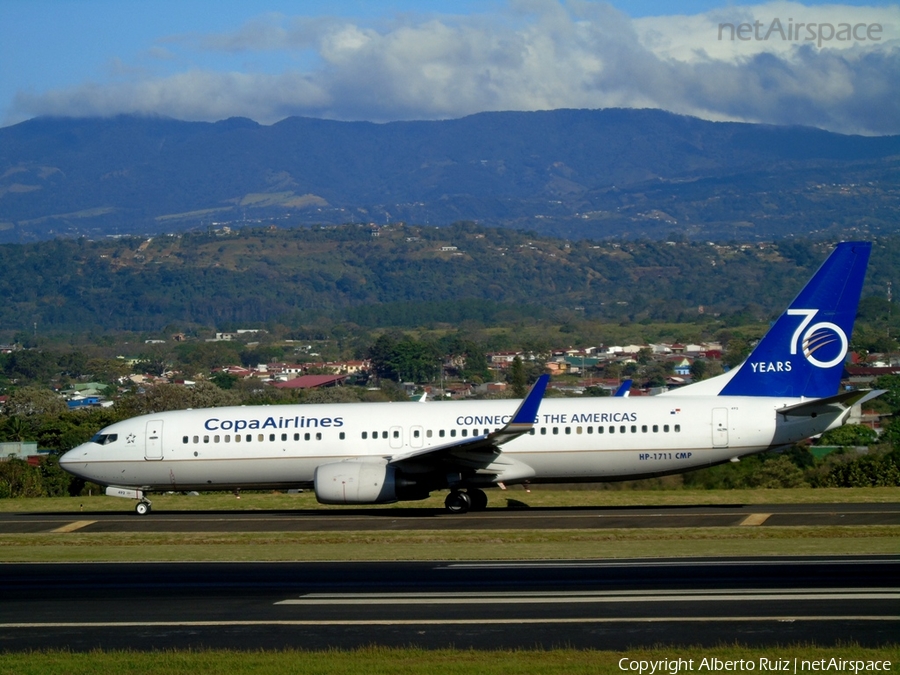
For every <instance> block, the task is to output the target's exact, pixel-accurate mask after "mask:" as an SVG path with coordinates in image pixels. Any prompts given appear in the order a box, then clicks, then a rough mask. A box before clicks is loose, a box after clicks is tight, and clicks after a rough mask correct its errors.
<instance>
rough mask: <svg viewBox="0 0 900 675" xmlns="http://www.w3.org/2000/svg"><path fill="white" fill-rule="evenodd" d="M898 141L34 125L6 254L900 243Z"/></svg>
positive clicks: (11, 194) (345, 126) (779, 135)
mask: <svg viewBox="0 0 900 675" xmlns="http://www.w3.org/2000/svg"><path fill="white" fill-rule="evenodd" d="M898 157H900V137H897V136H892V137H883V138H866V137H861V136H845V135H841V134H834V133H829V132H825V131H821V130H818V129H812V128H802V127H775V126H767V125H754V124H737V123H724V122H723V123H716V122H708V121H704V120H700V119H696V118H691V117H686V116H682V115H674V114H671V113H667V112H663V111H660V110H615V109H609V110H553V111H541V112H498V113H482V114H478V115H473V116H470V117H466V118H463V119H457V120H441V121H431V122H395V123H390V124H372V123H367V122H336V121H329V120H318V119H308V118H296V117H295V118H288V119H285V120H282V121H281V122H278V123H277V124H273V125H270V126H262V125H259V124H256V123H255V122H253V121H251V120H247V119H229V120H224V121H221V122H217V123H215V124H209V123H199V122H181V121H178V120H172V119H164V118H142V117H130V116H121V117H116V118H109V119H52V118H46V119H34V120H29V121H27V122H24V123H22V124H17V125H14V126H10V127H5V128H2V129H0V242H29V241H35V240H41V239H48V238H52V237H56V236H89V237H95V238H99V237H102V236H105V235H111V234H158V233H164V232H173V231H185V230H193V229H198V228H200V229H204V228H205V227H207V226H209V225H210V224H211V223H226V224H230V225H232V226H237V225H238V224H240V225H246V224H248V223H254V222H255V223H259V222H260V221H261V219H267V220H270V221H274V222H278V223H279V224H280V225H299V224H322V223H330V224H337V223H346V222H377V223H380V224H383V223H386V222H397V221H406V222H411V223H428V224H432V225H446V224H450V223H452V222H455V221H458V220H473V221H477V222H480V223H482V224H486V225H493V226H502V227H513V228H518V229H528V230H531V231H535V232H540V233H543V234H546V235H554V236H566V237H571V238H573V239H579V238H595V239H601V238H607V237H613V236H618V237H628V238H634V237H650V238H654V239H662V238H666V237H668V236H669V233H671V232H679V233H681V234H683V235H685V236H688V237H689V238H692V239H698V240H702V239H719V240H721V239H740V240H744V241H749V240H760V239H766V238H772V237H780V236H794V235H809V234H812V233H828V234H832V233H836V232H843V231H846V230H847V229H848V228H862V229H863V230H864V231H869V232H875V233H879V232H884V233H888V232H891V231H893V228H895V226H896V221H897V214H898V213H900V190H898V187H897V186H898V185H900V159H898Z"/></svg>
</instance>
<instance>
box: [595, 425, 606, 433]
mask: <svg viewBox="0 0 900 675" xmlns="http://www.w3.org/2000/svg"><path fill="white" fill-rule="evenodd" d="M604 429H606V427H597V433H598V434H602V433H603V430H604Z"/></svg>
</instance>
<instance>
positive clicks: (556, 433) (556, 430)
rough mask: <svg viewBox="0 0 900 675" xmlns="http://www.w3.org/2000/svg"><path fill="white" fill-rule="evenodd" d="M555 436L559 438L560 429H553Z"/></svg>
mask: <svg viewBox="0 0 900 675" xmlns="http://www.w3.org/2000/svg"><path fill="white" fill-rule="evenodd" d="M553 435H554V436H559V427H553Z"/></svg>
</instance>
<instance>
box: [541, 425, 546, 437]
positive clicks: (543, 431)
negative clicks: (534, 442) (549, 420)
mask: <svg viewBox="0 0 900 675" xmlns="http://www.w3.org/2000/svg"><path fill="white" fill-rule="evenodd" d="M546 435H547V427H541V436H546Z"/></svg>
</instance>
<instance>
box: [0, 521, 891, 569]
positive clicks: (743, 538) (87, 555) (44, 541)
mask: <svg viewBox="0 0 900 675" xmlns="http://www.w3.org/2000/svg"><path fill="white" fill-rule="evenodd" d="M897 553H900V525H866V526H830V527H806V526H803V527H756V528H740V527H733V528H723V527H697V528H621V529H603V530H440V531H438V530H410V531H374V532H373V531H352V532H261V533H257V532H236V533H218V532H185V533H133V532H128V533H84V532H77V531H76V532H68V533H40V534H7V535H0V561H2V562H76V561H85V562H101V561H103V562H116V561H121V562H135V561H152V562H156V561H160V562H161V561H170V562H174V561H251V560H252V561H321V560H355V561H391V560H550V559H599V558H653V557H689V556H747V555H874V554H897Z"/></svg>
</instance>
